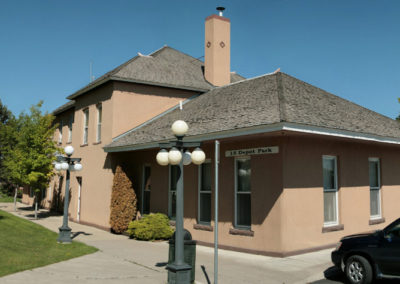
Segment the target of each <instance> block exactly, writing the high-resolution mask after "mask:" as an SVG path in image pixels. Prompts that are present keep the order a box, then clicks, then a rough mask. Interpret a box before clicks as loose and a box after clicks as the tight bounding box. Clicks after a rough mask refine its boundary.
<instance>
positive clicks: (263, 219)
mask: <svg viewBox="0 0 400 284" xmlns="http://www.w3.org/2000/svg"><path fill="white" fill-rule="evenodd" d="M280 145H281V139H280V138H279V137H274V136H271V135H269V136H268V135H259V136H258V139H256V140H254V139H246V138H245V139H243V138H241V139H224V140H221V160H220V167H219V171H220V177H219V181H220V182H219V243H220V245H221V246H223V247H226V248H229V247H235V248H236V249H242V250H246V251H249V250H250V251H253V252H257V253H259V252H263V251H264V252H270V253H277V252H280V251H281V246H282V244H281V210H282V209H281V204H282V197H281V195H282V188H283V187H282V154H281V153H278V154H267V155H258V156H251V168H252V173H251V175H252V176H251V186H252V195H251V203H252V205H251V206H252V209H251V210H252V213H251V214H252V226H251V230H252V231H253V232H254V236H244V235H233V234H231V233H230V230H231V229H232V228H233V222H234V158H233V157H225V151H227V150H234V149H243V148H254V147H265V146H279V147H280ZM202 149H203V150H204V151H205V153H206V156H207V158H208V159H211V160H212V161H213V160H214V144H212V143H205V144H204V145H203V146H202ZM157 151H158V150H153V151H149V150H148V151H137V152H126V153H120V154H111V155H112V156H113V157H114V158H113V160H115V161H116V163H120V164H124V165H126V168H127V171H128V172H129V174H130V175H131V176H132V181H133V182H134V184H136V186H135V190H136V191H137V192H138V195H140V192H141V190H142V183H143V181H142V179H143V165H144V164H147V165H150V166H151V200H150V210H151V212H162V213H165V214H168V187H169V168H168V167H162V166H159V165H158V164H157V163H156V161H155V156H156V154H157ZM212 173H214V164H213V163H212ZM214 183H215V182H214V177H213V178H212V197H211V200H212V201H211V206H212V210H211V211H212V220H213V219H214ZM184 202H185V209H184V216H185V220H184V226H185V228H186V229H188V230H189V231H190V232H191V233H192V236H193V239H196V240H198V241H201V242H202V243H207V244H210V245H211V244H212V243H213V242H214V232H213V231H206V230H202V229H196V228H195V224H197V216H198V166H196V165H193V164H191V165H189V166H185V167H184ZM211 227H214V222H213V221H212V222H211Z"/></svg>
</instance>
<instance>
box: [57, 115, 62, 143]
mask: <svg viewBox="0 0 400 284" xmlns="http://www.w3.org/2000/svg"><path fill="white" fill-rule="evenodd" d="M62 130H63V121H62V120H61V121H60V125H59V126H58V144H61V143H62V136H63V133H62Z"/></svg>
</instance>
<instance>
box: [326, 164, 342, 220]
mask: <svg viewBox="0 0 400 284" xmlns="http://www.w3.org/2000/svg"><path fill="white" fill-rule="evenodd" d="M322 171H323V179H324V226H334V225H337V224H338V220H339V218H338V217H339V212H338V211H339V210H338V182H337V181H338V176H337V158H336V157H335V156H323V157H322Z"/></svg>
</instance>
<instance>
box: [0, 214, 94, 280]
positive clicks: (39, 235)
mask: <svg viewBox="0 0 400 284" xmlns="http://www.w3.org/2000/svg"><path fill="white" fill-rule="evenodd" d="M57 237H58V234H56V233H55V232H52V231H50V230H48V229H46V228H44V227H42V226H40V225H38V224H35V223H33V222H30V221H28V220H25V219H22V218H19V217H16V216H14V215H12V214H9V213H7V212H4V211H1V210H0V277H1V276H4V275H7V274H11V273H15V272H18V271H23V270H27V269H32V268H36V267H41V266H45V265H48V264H52V263H56V262H60V261H64V260H67V259H71V258H74V257H78V256H82V255H85V254H90V253H94V252H96V251H97V250H98V249H97V248H94V247H91V246H87V245H85V244H83V243H80V242H76V241H73V242H72V243H71V244H60V243H57Z"/></svg>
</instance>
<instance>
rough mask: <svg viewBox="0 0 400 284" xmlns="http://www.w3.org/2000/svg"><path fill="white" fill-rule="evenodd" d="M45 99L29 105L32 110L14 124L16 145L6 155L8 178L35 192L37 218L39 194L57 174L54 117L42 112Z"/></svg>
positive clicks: (22, 115) (5, 163)
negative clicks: (55, 173) (55, 170)
mask: <svg viewBox="0 0 400 284" xmlns="http://www.w3.org/2000/svg"><path fill="white" fill-rule="evenodd" d="M41 106H42V102H39V103H38V104H37V105H34V106H32V107H31V108H30V113H29V114H25V113H21V114H20V115H19V117H18V119H17V121H16V123H15V125H14V126H13V130H12V131H13V134H11V135H15V138H16V144H15V146H13V147H10V148H9V149H8V150H7V153H6V154H5V157H4V160H3V164H4V166H5V168H6V170H7V172H8V176H9V179H10V180H12V181H13V182H15V183H16V184H18V185H27V186H29V188H30V189H31V190H33V191H34V192H35V218H37V207H38V200H39V196H41V195H40V193H41V192H42V191H43V190H46V188H47V185H48V183H49V181H50V178H51V177H52V175H53V174H54V171H53V164H52V163H53V161H54V160H55V154H56V152H59V151H60V149H59V148H57V146H56V143H55V142H54V141H53V134H54V131H55V128H56V127H57V125H53V120H54V116H52V115H51V114H48V113H42V111H41V109H40V108H41Z"/></svg>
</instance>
